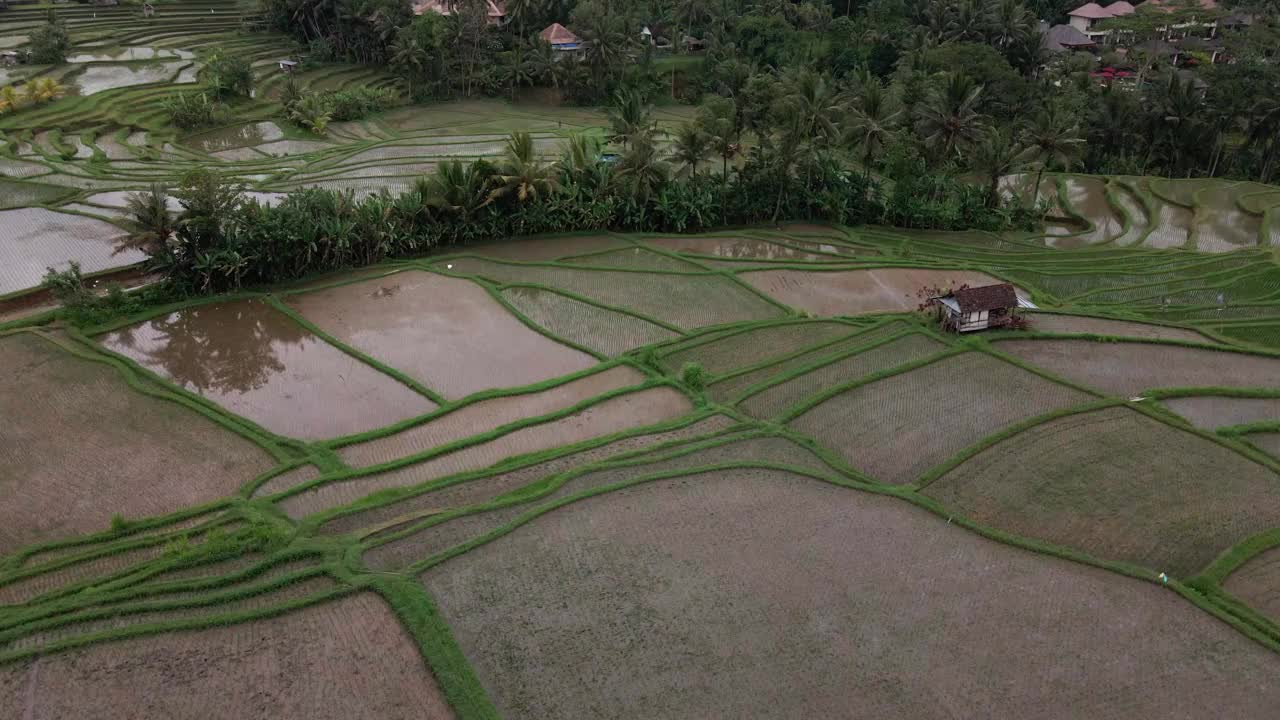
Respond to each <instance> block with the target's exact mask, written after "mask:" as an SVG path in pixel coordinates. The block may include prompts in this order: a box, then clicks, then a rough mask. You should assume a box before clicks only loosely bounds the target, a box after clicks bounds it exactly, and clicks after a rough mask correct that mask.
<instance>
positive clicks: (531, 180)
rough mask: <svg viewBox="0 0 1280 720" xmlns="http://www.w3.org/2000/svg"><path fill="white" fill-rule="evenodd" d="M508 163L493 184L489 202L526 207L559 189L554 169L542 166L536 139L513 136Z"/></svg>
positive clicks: (521, 133) (509, 146)
mask: <svg viewBox="0 0 1280 720" xmlns="http://www.w3.org/2000/svg"><path fill="white" fill-rule="evenodd" d="M506 146H507V147H506V152H505V155H506V157H505V162H504V163H503V164H502V166H501V167H500V168H499V170H498V174H497V175H495V176H494V177H493V178H492V180H491V183H492V185H493V189H492V190H491V191H489V200H490V201H497V200H503V199H509V200H514V201H515V202H516V204H524V203H525V202H528V201H530V200H536V199H538V198H539V197H545V196H546V195H549V194H550V193H551V192H552V191H553V190H555V189H556V188H557V187H559V184H560V183H559V181H558V180H557V179H556V176H555V171H554V168H552V167H550V166H548V165H546V164H545V163H543V162H541V161H540V160H539V158H538V156H537V153H536V151H535V149H534V146H533V136H531V135H530V134H529V133H527V132H513V133H511V136H510V137H508V138H507V142H506Z"/></svg>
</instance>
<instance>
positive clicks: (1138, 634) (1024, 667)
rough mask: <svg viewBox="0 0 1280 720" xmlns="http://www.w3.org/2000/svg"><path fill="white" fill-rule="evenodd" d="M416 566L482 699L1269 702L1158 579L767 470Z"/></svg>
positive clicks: (912, 709) (868, 708)
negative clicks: (1047, 552) (1043, 551)
mask: <svg viewBox="0 0 1280 720" xmlns="http://www.w3.org/2000/svg"><path fill="white" fill-rule="evenodd" d="M422 582H423V584H424V585H425V586H426V588H427V589H428V591H429V592H430V593H431V594H432V595H433V596H434V597H435V598H436V599H437V602H438V603H439V605H440V608H441V612H442V614H443V616H444V618H445V619H446V620H447V621H448V622H449V623H450V625H451V626H452V627H453V628H454V632H455V633H456V636H457V638H458V641H459V644H460V645H461V646H462V648H463V651H464V652H465V653H466V655H467V659H468V660H469V661H470V662H471V663H472V665H473V666H474V667H475V670H476V673H477V675H478V677H479V679H480V682H481V684H482V685H483V686H484V688H485V689H486V690H487V691H488V692H489V693H490V696H491V697H492V698H493V700H494V703H495V705H496V706H497V708H498V710H499V713H500V714H501V715H502V716H503V717H511V718H546V717H581V716H583V715H586V716H590V717H599V718H637V717H645V718H649V717H701V718H741V717H770V718H795V717H860V716H864V715H873V716H876V717H890V718H904V719H905V718H912V719H916V718H944V717H947V718H950V717H983V716H988V717H989V716H1013V717H1018V716H1021V717H1031V716H1034V717H1038V718H1079V717H1096V718H1122V717H1135V716H1149V715H1160V716H1162V717H1185V718H1192V717H1197V716H1202V715H1206V714H1207V715H1217V714H1226V715H1228V716H1233V717H1257V718H1261V717H1265V716H1266V715H1267V713H1269V712H1270V711H1271V709H1273V708H1274V707H1276V705H1277V703H1280V685H1277V684H1276V683H1275V682H1274V680H1275V678H1276V677H1277V674H1278V673H1280V657H1277V656H1276V655H1275V654H1274V653H1271V652H1268V651H1266V650H1265V649H1263V648H1261V647H1259V646H1257V645H1256V644H1254V643H1252V642H1250V641H1248V640H1247V639H1245V638H1243V637H1240V636H1239V635H1237V634H1235V633H1234V632H1232V631H1231V630H1230V629H1229V628H1228V627H1226V626H1225V625H1224V624H1222V623H1221V622H1218V621H1216V620H1214V619H1212V618H1210V617H1207V616H1205V615H1203V614H1202V613H1200V612H1199V611H1197V610H1196V609H1195V608H1193V607H1192V606H1190V605H1188V604H1187V603H1185V602H1184V601H1182V600H1181V599H1179V598H1178V597H1177V596H1175V595H1173V594H1172V593H1168V592H1165V591H1163V590H1161V589H1160V588H1158V587H1156V586H1154V585H1151V584H1148V583H1143V582H1139V581H1136V580H1132V579H1128V578H1122V577H1118V576H1115V575H1112V574H1109V573H1106V572H1104V571H1101V570H1097V569H1094V568H1089V567H1085V566H1082V565H1079V564H1075V563H1070V562H1067V561H1064V560H1059V559H1055V558H1049V557H1045V556H1041V555H1036V554H1033V553H1029V552H1026V551H1022V550H1018V549H1014V548H1010V547H1007V546H1004V545H1000V544H998V543H995V542H991V541H989V540H985V539H983V538H980V537H978V536H976V535H973V534H972V533H968V532H965V531H964V530H961V529H960V528H958V527H956V526H954V525H947V523H946V521H945V520H943V519H940V518H938V517H936V516H931V515H929V514H928V513H925V512H923V511H920V510H918V509H915V508H912V507H910V506H908V505H906V504H903V503H900V502H897V501H895V500H892V499H888V498H882V497H875V496H871V495H867V494H865V493H858V492H851V491H848V490H845V489H842V488H838V487H834V486H830V485H826V484H823V483H821V482H818V481H815V480H812V479H809V478H803V477H798V476H795V475H790V474H787V473H782V472H777V471H768V470H758V471H752V470H742V471H733V472H718V473H703V474H695V475H690V476H687V477H683V478H678V479H673V480H667V481H660V482H653V483H647V484H643V485H639V486H636V487H634V488H629V489H626V490H621V491H618V492H614V493H610V494H607V495H604V496H601V497H596V498H591V499H588V500H582V501H579V502H577V503H573V504H571V505H569V506H567V507H565V508H563V509H561V510H558V511H555V512H553V513H550V514H548V515H545V516H543V517H540V518H538V519H536V520H533V521H532V522H530V523H528V524H526V525H524V526H522V527H520V528H517V529H516V530H515V531H513V532H512V533H510V534H509V535H506V536H504V537H502V538H500V539H498V540H495V541H493V542H491V543H489V544H487V545H484V546H482V547H480V548H478V549H476V550H473V551H472V552H470V553H468V554H466V555H463V556H461V557H459V558H456V559H453V560H449V561H447V562H445V563H443V564H441V565H439V566H437V567H435V568H433V569H431V570H429V571H427V572H426V573H424V574H423V575H422ZM908 598H909V600H908ZM855 709H856V710H855Z"/></svg>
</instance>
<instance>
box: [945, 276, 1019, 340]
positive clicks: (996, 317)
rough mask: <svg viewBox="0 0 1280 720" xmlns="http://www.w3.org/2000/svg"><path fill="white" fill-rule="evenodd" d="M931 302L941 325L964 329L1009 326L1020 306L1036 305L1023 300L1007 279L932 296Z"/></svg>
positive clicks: (969, 330) (972, 329)
mask: <svg viewBox="0 0 1280 720" xmlns="http://www.w3.org/2000/svg"><path fill="white" fill-rule="evenodd" d="M929 302H930V304H931V305H933V306H935V307H936V308H938V320H939V322H940V323H941V324H942V327H944V328H946V329H947V330H951V331H953V332H962V333H966V332H973V331H975V330H986V329H988V328H1000V327H1006V326H1007V325H1009V324H1010V323H1011V322H1013V318H1014V317H1015V315H1016V314H1017V310H1018V308H1020V307H1034V306H1033V305H1031V303H1029V302H1026V301H1024V300H1021V299H1020V298H1019V297H1018V293H1017V292H1016V291H1015V290H1014V289H1013V286H1012V285H1010V284H1008V283H1002V284H1000V285H984V286H982V287H975V288H960V289H959V290H956V291H954V292H951V293H949V294H947V295H938V296H935V297H932V298H929Z"/></svg>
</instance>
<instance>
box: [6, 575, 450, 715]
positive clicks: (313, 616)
mask: <svg viewBox="0 0 1280 720" xmlns="http://www.w3.org/2000/svg"><path fill="white" fill-rule="evenodd" d="M7 707H13V708H21V709H22V711H21V712H19V713H18V714H14V715H6V717H14V718H23V720H61V719H62V718H84V719H85V720H107V719H109V718H110V719H114V718H130V720H146V719H149V718H155V720H208V719H209V718H227V719H228V720H230V719H232V718H237V719H238V718H268V717H275V718H308V719H310V720H323V719H325V718H332V720H351V719H352V718H378V719H379V720H383V719H386V720H395V719H396V718H404V719H405V720H409V719H412V720H437V719H440V718H451V717H453V713H452V711H451V710H450V709H449V708H448V706H447V705H446V703H445V700H444V697H443V695H442V694H441V692H440V689H439V688H438V687H437V685H436V683H435V680H434V678H433V677H432V676H431V673H430V671H429V670H428V669H427V668H426V666H425V664H424V663H423V661H422V658H421V656H420V655H419V652H418V648H417V646H416V645H415V643H414V642H413V640H412V639H411V638H410V637H409V635H408V633H406V632H405V631H404V630H403V629H402V628H401V627H400V624H399V622H397V620H396V618H395V615H393V614H392V612H391V610H390V608H388V607H387V605H386V603H385V602H384V601H383V600H382V599H381V598H379V597H378V596H376V595H374V594H372V593H363V594H360V595H354V596H350V597H347V598H344V599H342V600H336V601H333V602H329V603H325V604H322V605H318V606H313V607H309V608H305V609H303V610H298V611H296V612H293V613H289V614H287V615H284V616H281V617H277V618H272V619H269V620H258V621H254V622H247V623H242V624H239V625H232V626H228V627H219V628H214V629H211V630H201V631H191V632H182V633H169V634H164V635H156V636H150V637H144V638H137V639H133V640H125V641H121V642H114V643H107V644H104V645H97V646H92V647H89V648H87V649H82V650H74V651H70V652H65V653H60V654H57V655H53V656H49V657H41V658H39V659H36V660H33V661H29V662H27V663H24V664H22V665H17V666H9V667H5V668H0V710H3V709H4V708H7Z"/></svg>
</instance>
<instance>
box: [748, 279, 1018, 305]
mask: <svg viewBox="0 0 1280 720" xmlns="http://www.w3.org/2000/svg"><path fill="white" fill-rule="evenodd" d="M738 277H739V278H741V279H742V280H745V281H746V282H748V283H750V284H751V285H753V286H755V288H756V289H757V290H760V291H761V292H764V293H765V294H767V295H769V296H770V297H772V298H773V299H775V300H777V301H778V302H781V303H783V304H784V305H790V306H791V307H794V308H799V309H801V310H806V311H808V312H810V313H813V314H814V315H822V316H827V317H830V316H834V315H858V314H861V313H874V312H899V311H903V310H915V309H916V308H917V307H919V305H920V303H922V302H924V298H921V297H919V295H918V294H917V293H918V291H919V290H920V289H921V288H923V287H940V288H942V289H944V290H945V289H946V288H948V287H959V286H960V285H970V286H980V285H991V284H994V283H999V282H1001V281H1000V280H998V279H996V278H994V277H992V276H990V275H987V274H986V273H980V272H973V271H970V270H929V269H920V268H879V269H876V270H838V271H830V272H820V271H805V270H760V271H751V272H744V273H742V274H740V275H739V276H738ZM1019 292H1021V291H1019Z"/></svg>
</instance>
